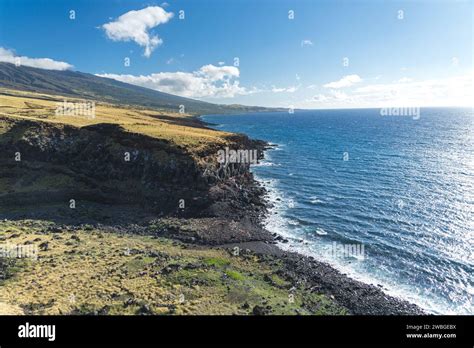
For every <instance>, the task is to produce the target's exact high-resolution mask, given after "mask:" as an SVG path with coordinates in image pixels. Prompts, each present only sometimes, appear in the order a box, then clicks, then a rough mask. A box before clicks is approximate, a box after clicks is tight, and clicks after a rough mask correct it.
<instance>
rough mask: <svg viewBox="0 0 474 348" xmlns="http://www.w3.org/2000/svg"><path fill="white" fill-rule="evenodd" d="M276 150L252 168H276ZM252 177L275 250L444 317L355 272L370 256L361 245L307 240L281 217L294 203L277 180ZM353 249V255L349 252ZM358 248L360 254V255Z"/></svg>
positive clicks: (405, 291) (426, 303)
mask: <svg viewBox="0 0 474 348" xmlns="http://www.w3.org/2000/svg"><path fill="white" fill-rule="evenodd" d="M278 150H281V147H280V145H278V144H271V146H270V147H269V148H268V149H267V150H266V151H265V154H264V156H265V158H264V159H263V160H262V161H261V162H260V163H259V164H257V165H256V166H257V167H258V166H265V167H269V166H274V165H276V164H275V163H273V162H272V157H271V152H272V151H278ZM253 167H255V166H253ZM254 177H255V179H256V180H257V181H258V182H260V183H261V185H262V186H263V187H264V188H265V200H266V201H267V202H268V213H267V214H266V216H265V218H264V222H263V226H264V227H265V228H266V229H267V230H269V231H270V232H272V233H273V235H274V236H275V239H276V241H277V246H278V247H279V248H281V249H282V250H284V251H286V252H289V253H296V254H300V255H304V256H306V257H309V258H314V259H316V260H318V261H320V262H323V263H325V264H328V265H330V266H331V267H333V268H335V269H336V270H337V271H338V272H341V273H342V274H344V275H347V276H348V277H350V278H351V279H354V280H356V281H359V282H362V283H364V284H367V285H369V286H376V287H377V288H378V289H380V290H382V291H383V292H384V293H386V294H388V295H390V296H393V297H394V298H397V299H400V300H401V301H408V302H410V303H413V304H415V305H417V306H419V307H420V308H423V310H424V311H426V312H428V313H431V314H447V313H446V312H445V311H443V308H439V307H437V305H436V302H435V301H430V299H425V298H421V297H419V296H417V294H416V293H413V291H411V289H410V288H407V287H402V286H400V285H398V284H396V283H394V282H393V281H392V282H389V281H387V280H386V279H380V278H378V277H377V276H376V275H374V274H370V273H367V272H364V271H363V270H361V269H358V268H357V266H356V265H357V264H358V263H361V262H363V261H364V259H365V258H366V257H370V255H369V254H367V251H366V250H364V249H365V248H364V245H353V246H349V247H347V246H342V245H340V244H339V243H337V242H335V241H332V242H323V241H322V240H321V239H319V240H316V239H315V238H311V239H309V238H308V234H307V233H305V232H304V231H303V230H302V229H300V230H299V231H297V230H298V227H301V226H300V223H299V222H298V221H297V220H293V219H291V218H288V217H285V216H284V215H285V211H286V210H288V209H292V208H295V206H296V205H297V204H298V203H297V202H295V201H293V200H292V199H290V198H288V197H286V196H285V193H284V192H282V191H281V190H280V189H279V188H278V179H266V178H264V177H262V176H260V175H258V174H256V173H254ZM310 199H311V201H310V202H311V203H312V204H319V203H322V202H323V201H322V200H321V199H319V198H315V197H314V196H312V197H310ZM313 232H314V234H315V235H317V236H327V235H328V232H326V231H325V230H324V229H322V228H319V227H318V228H316V229H315V230H314V231H313ZM344 247H346V250H347V249H350V250H349V252H346V250H345V249H344ZM354 249H355V251H356V252H353V251H354ZM361 249H362V252H360V250H361ZM357 250H359V252H357ZM451 314H454V313H451Z"/></svg>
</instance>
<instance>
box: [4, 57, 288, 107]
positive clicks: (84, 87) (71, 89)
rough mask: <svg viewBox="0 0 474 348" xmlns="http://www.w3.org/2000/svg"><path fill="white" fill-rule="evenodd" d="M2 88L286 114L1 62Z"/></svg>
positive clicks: (137, 103)
mask: <svg viewBox="0 0 474 348" xmlns="http://www.w3.org/2000/svg"><path fill="white" fill-rule="evenodd" d="M0 87H4V88H9V89H15V90H23V91H29V92H36V93H45V94H56V95H62V96H65V97H74V98H85V99H96V100H97V101H102V102H109V103H114V104H126V105H135V106H142V107H146V108H157V109H164V110H170V111H174V112H178V111H179V110H180V108H181V106H182V105H183V106H184V109H185V112H186V113H190V114H194V115H198V114H199V115H202V114H227V113H243V112H265V111H281V110H283V109H281V108H267V107H259V106H245V105H236V104H232V105H224V104H213V103H208V102H204V101H200V100H195V99H191V98H186V97H180V96H176V95H173V94H169V93H164V92H160V91H156V90H153V89H149V88H145V87H140V86H136V85H132V84H128V83H125V82H121V81H117V80H114V79H109V78H105V77H100V76H96V75H93V74H89V73H84V72H80V71H71V70H46V69H39V68H33V67H28V66H15V65H14V64H11V63H5V62H0Z"/></svg>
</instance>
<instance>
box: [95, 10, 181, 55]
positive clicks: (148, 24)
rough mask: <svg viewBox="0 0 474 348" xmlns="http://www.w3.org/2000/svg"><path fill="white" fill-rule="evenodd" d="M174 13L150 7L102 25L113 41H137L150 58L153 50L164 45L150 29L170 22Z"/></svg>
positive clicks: (128, 13)
mask: <svg viewBox="0 0 474 348" xmlns="http://www.w3.org/2000/svg"><path fill="white" fill-rule="evenodd" d="M172 17H173V13H172V12H166V11H165V10H164V9H163V8H161V7H159V6H149V7H146V8H144V9H142V10H138V11H129V12H127V13H125V14H123V15H121V16H120V17H119V18H118V19H117V20H116V21H113V22H109V23H106V24H104V25H102V29H104V30H105V33H106V34H107V37H108V38H109V39H111V40H113V41H135V42H136V43H137V44H138V45H140V46H142V47H144V48H145V51H144V53H143V54H144V56H145V57H150V55H151V53H152V52H153V50H154V49H155V48H156V47H158V46H159V45H161V44H162V43H163V40H161V39H160V38H159V37H158V35H153V34H151V33H150V32H149V30H150V29H153V28H155V27H157V26H158V25H160V24H164V23H166V22H168V21H169V20H170V19H171V18H172Z"/></svg>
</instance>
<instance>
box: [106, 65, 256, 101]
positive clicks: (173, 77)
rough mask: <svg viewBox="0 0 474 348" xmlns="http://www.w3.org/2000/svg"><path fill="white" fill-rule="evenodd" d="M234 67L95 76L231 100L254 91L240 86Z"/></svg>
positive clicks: (163, 89)
mask: <svg viewBox="0 0 474 348" xmlns="http://www.w3.org/2000/svg"><path fill="white" fill-rule="evenodd" d="M239 75H240V72H239V69H238V68H237V67H235V66H214V65H212V64H208V65H204V66H202V67H201V68H200V69H199V70H197V71H194V72H181V71H178V72H160V73H155V74H150V75H140V76H135V75H117V74H98V76H101V77H107V78H111V79H115V80H118V81H122V82H126V83H130V84H134V85H138V86H142V87H146V88H151V89H154V90H157V91H160V92H166V93H171V94H175V95H179V96H183V97H190V98H203V97H204V98H232V97H234V96H236V95H246V94H251V93H255V92H257V90H255V89H253V90H247V89H246V88H244V87H240V85H239V81H238V77H239Z"/></svg>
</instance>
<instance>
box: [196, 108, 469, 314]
mask: <svg viewBox="0 0 474 348" xmlns="http://www.w3.org/2000/svg"><path fill="white" fill-rule="evenodd" d="M380 111H381V110H380V109H351V110H349V109H348V110H313V111H295V113H293V114H291V113H287V112H278V113H261V114H258V113H257V114H245V115H225V116H221V115H213V116H203V117H202V119H203V120H204V121H206V122H210V123H213V124H214V126H213V127H214V128H216V129H219V130H226V131H231V132H237V133H244V134H247V135H248V136H249V137H251V138H254V139H262V140H265V141H267V142H269V143H272V144H275V146H276V147H275V148H273V149H271V150H268V151H267V152H266V155H265V160H263V161H261V162H260V163H259V164H257V165H254V166H252V171H253V173H254V175H255V177H256V179H258V180H259V181H260V182H262V183H263V184H264V186H265V187H266V188H267V190H268V199H269V201H270V202H271V203H272V208H271V209H270V213H269V214H268V218H267V219H266V221H265V224H266V227H267V228H268V229H269V230H270V231H272V232H276V233H278V234H280V235H282V236H283V237H284V238H286V239H287V240H288V242H286V243H280V245H281V246H282V247H283V248H285V249H288V250H293V251H297V252H300V253H303V254H306V255H312V256H313V257H315V258H316V259H319V260H322V261H325V262H328V263H329V264H331V265H332V266H334V267H335V268H337V269H339V270H340V271H341V272H343V273H345V274H347V275H349V276H351V277H352V278H355V279H358V280H361V281H363V282H366V283H370V284H374V285H376V286H379V287H381V288H383V289H384V290H385V291H386V292H387V293H388V294H390V295H393V296H397V297H400V298H403V299H406V300H408V301H410V302H413V303H415V304H417V305H419V306H420V307H422V308H423V309H425V310H426V311H428V312H430V313H435V314H474V309H473V308H474V306H473V296H474V280H473V277H474V262H473V249H474V216H473V212H474V115H473V110H472V109H471V108H422V109H421V110H420V113H419V115H411V116H390V115H387V114H386V113H385V114H383V113H382V114H383V115H381V112H380ZM351 248H352V249H351Z"/></svg>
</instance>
